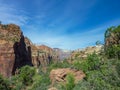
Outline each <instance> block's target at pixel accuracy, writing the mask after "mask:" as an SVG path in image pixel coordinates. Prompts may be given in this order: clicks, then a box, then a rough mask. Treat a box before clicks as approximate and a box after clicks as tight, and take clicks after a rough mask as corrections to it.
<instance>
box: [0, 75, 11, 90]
mask: <svg viewBox="0 0 120 90" xmlns="http://www.w3.org/2000/svg"><path fill="white" fill-rule="evenodd" d="M0 90H11V88H10V86H9V83H8V81H7V80H5V79H4V78H3V77H2V75H0Z"/></svg>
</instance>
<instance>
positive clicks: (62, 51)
mask: <svg viewBox="0 0 120 90" xmlns="http://www.w3.org/2000/svg"><path fill="white" fill-rule="evenodd" d="M53 49H54V51H55V52H56V53H57V54H58V55H59V58H60V60H64V59H67V58H69V57H70V55H71V51H70V50H65V49H59V48H53Z"/></svg>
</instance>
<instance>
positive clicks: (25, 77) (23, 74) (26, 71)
mask: <svg viewBox="0 0 120 90" xmlns="http://www.w3.org/2000/svg"><path fill="white" fill-rule="evenodd" d="M34 75H35V69H34V68H33V67H30V66H24V67H22V68H21V69H20V74H19V75H18V78H19V80H20V81H21V82H22V83H24V84H25V85H30V84H32V83H33V79H32V77H33V76H34Z"/></svg>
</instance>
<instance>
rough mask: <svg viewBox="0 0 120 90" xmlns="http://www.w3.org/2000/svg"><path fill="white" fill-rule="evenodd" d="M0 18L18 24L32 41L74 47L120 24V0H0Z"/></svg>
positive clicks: (100, 36) (88, 41)
mask: <svg viewBox="0 0 120 90" xmlns="http://www.w3.org/2000/svg"><path fill="white" fill-rule="evenodd" d="M0 20H1V21H2V23H3V24H8V23H15V24H17V25H19V26H20V27H21V29H22V31H23V32H24V35H25V36H27V37H28V38H30V39H31V41H32V42H33V43H37V44H45V45H48V46H50V47H52V48H54V47H58V48H62V49H77V48H83V47H86V46H90V45H94V44H95V42H96V41H97V40H100V41H103V40H104V32H105V30H106V29H107V28H108V27H110V26H117V25H119V24H120V0H0Z"/></svg>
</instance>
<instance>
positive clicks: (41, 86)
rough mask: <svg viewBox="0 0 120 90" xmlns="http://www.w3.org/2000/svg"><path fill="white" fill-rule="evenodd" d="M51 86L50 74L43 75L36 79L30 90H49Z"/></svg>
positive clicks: (37, 76)
mask: <svg viewBox="0 0 120 90" xmlns="http://www.w3.org/2000/svg"><path fill="white" fill-rule="evenodd" d="M49 85H50V78H49V73H43V74H41V75H36V76H35V77H34V83H33V86H32V88H31V89H30V90H47V89H48V86H49Z"/></svg>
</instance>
